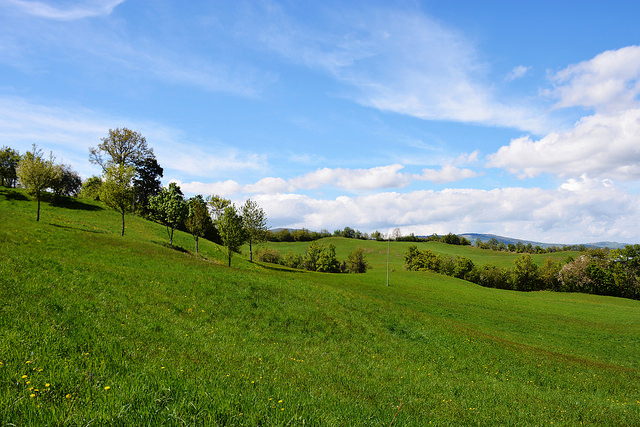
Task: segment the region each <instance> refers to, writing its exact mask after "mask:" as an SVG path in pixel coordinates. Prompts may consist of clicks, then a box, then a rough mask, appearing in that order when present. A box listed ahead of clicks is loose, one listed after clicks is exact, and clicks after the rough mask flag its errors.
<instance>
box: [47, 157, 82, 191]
mask: <svg viewBox="0 0 640 427" xmlns="http://www.w3.org/2000/svg"><path fill="white" fill-rule="evenodd" d="M55 167H56V173H55V175H54V179H53V180H52V181H51V189H52V190H53V194H54V195H55V196H56V197H60V196H74V197H75V196H77V195H78V192H79V191H80V188H81V187H82V179H81V178H80V175H78V173H77V172H76V171H74V170H73V169H71V166H69V165H64V164H60V165H56V166H55Z"/></svg>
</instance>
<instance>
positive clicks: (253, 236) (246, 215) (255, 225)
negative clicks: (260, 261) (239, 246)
mask: <svg viewBox="0 0 640 427" xmlns="http://www.w3.org/2000/svg"><path fill="white" fill-rule="evenodd" d="M242 224H243V226H244V229H245V232H246V235H247V241H248V242H249V262H251V261H253V249H252V244H253V243H259V242H263V241H265V240H266V233H267V217H266V215H265V213H264V211H263V210H262V208H261V207H260V206H258V204H257V203H256V202H254V201H252V200H251V199H247V201H246V202H245V203H244V205H242Z"/></svg>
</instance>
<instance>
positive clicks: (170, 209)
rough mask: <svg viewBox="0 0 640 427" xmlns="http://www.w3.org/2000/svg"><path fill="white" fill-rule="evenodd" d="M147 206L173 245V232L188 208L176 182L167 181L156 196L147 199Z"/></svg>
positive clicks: (182, 219)
mask: <svg viewBox="0 0 640 427" xmlns="http://www.w3.org/2000/svg"><path fill="white" fill-rule="evenodd" d="M149 206H150V207H151V210H152V211H153V216H154V218H155V219H157V220H158V221H160V223H162V224H164V225H165V227H166V228H167V235H168V237H169V244H170V245H173V232H174V230H175V229H176V228H177V227H178V226H179V225H180V223H181V222H182V221H184V219H185V217H186V216H187V214H188V210H189V208H188V207H187V204H186V202H185V201H184V196H183V194H182V191H181V190H180V187H179V186H178V184H176V183H175V182H171V183H169V187H168V188H163V189H162V190H161V191H160V193H159V194H158V195H157V196H152V197H151V198H150V199H149Z"/></svg>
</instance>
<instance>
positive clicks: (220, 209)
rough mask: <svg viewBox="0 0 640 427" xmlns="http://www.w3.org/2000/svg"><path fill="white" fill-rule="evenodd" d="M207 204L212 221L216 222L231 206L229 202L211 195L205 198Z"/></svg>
mask: <svg viewBox="0 0 640 427" xmlns="http://www.w3.org/2000/svg"><path fill="white" fill-rule="evenodd" d="M207 204H208V205H209V208H210V210H211V216H212V217H213V221H214V222H217V221H218V219H219V218H220V217H221V216H222V214H223V213H224V210H225V209H226V208H227V207H228V206H231V200H229V199H225V198H224V197H222V196H218V195H217V194H213V195H211V196H209V197H207Z"/></svg>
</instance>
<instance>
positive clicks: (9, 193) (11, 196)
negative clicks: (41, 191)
mask: <svg viewBox="0 0 640 427" xmlns="http://www.w3.org/2000/svg"><path fill="white" fill-rule="evenodd" d="M0 195H2V196H4V197H5V198H6V199H7V200H22V201H24V200H29V198H28V197H27V196H25V195H24V194H22V193H21V192H19V191H17V190H12V189H11V188H1V187H0Z"/></svg>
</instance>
